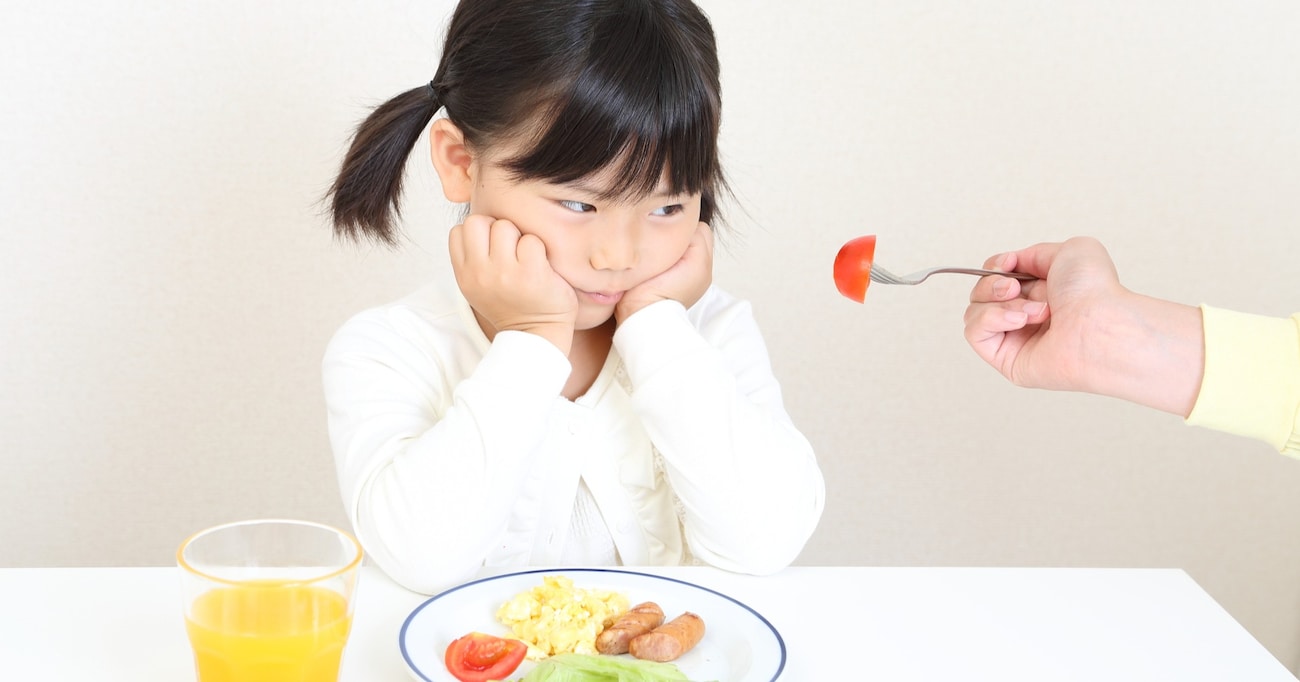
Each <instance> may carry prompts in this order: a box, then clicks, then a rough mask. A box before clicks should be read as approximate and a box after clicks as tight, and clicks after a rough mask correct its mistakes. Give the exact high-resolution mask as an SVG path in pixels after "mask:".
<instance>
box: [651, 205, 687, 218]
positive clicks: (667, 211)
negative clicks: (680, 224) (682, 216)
mask: <svg viewBox="0 0 1300 682" xmlns="http://www.w3.org/2000/svg"><path fill="white" fill-rule="evenodd" d="M681 212H682V205H681V204H673V205H671V206H661V207H659V208H656V209H655V210H654V211H653V212H652V213H651V214H650V215H657V216H670V215H675V214H677V213H681Z"/></svg>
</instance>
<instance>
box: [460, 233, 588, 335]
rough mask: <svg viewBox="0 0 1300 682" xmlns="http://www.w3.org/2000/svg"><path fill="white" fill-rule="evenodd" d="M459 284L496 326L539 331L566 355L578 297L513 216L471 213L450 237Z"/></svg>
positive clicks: (536, 332)
mask: <svg viewBox="0 0 1300 682" xmlns="http://www.w3.org/2000/svg"><path fill="white" fill-rule="evenodd" d="M448 251H449V252H450V254H451V267H452V269H453V270H454V271H455V273H456V284H457V285H459V286H460V290H461V293H463V294H464V295H465V299H466V300H468V301H469V304H470V306H471V307H473V308H474V311H475V312H476V313H478V315H479V316H480V317H481V318H482V319H483V320H485V321H486V322H487V324H489V325H491V326H492V328H493V329H495V330H496V331H523V332H529V333H532V334H537V335H538V336H541V337H542V338H545V339H546V340H548V341H550V342H551V343H553V344H555V346H556V347H557V348H559V349H560V350H561V351H562V352H563V353H564V354H565V355H568V354H569V349H570V347H571V346H572V344H573V328H574V325H575V324H577V315H578V298H577V294H576V293H574V291H573V287H572V286H569V283H568V282H566V281H565V280H564V278H563V277H560V275H559V273H557V272H555V270H554V269H553V268H552V267H551V264H550V262H549V261H547V259H546V246H545V245H544V244H543V243H542V240H540V239H538V238H537V237H536V236H533V235H529V234H523V233H521V232H520V231H519V228H517V227H515V225H514V223H511V222H510V221H508V220H495V219H493V218H490V217H488V216H483V215H472V216H469V217H468V218H466V219H465V222H464V223H462V224H460V225H457V226H456V227H453V228H452V229H451V235H450V236H449V237H448Z"/></svg>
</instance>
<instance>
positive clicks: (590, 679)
mask: <svg viewBox="0 0 1300 682" xmlns="http://www.w3.org/2000/svg"><path fill="white" fill-rule="evenodd" d="M519 682H691V681H690V679H689V678H688V677H686V676H685V675H683V674H682V671H681V670H679V669H678V668H677V666H675V665H673V664H672V663H656V662H654V661H642V660H638V659H635V658H616V657H614V656H587V655H583V654H560V655H558V656H552V657H550V658H547V659H543V660H542V661H541V662H539V663H538V664H537V667H535V668H533V670H532V672H530V673H528V674H527V675H526V676H524V677H523V678H522V679H520V680H519Z"/></svg>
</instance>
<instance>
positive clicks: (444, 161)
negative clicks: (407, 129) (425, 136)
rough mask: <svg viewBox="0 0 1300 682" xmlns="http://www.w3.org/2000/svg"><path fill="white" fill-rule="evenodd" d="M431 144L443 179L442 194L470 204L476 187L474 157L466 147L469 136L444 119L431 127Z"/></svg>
mask: <svg viewBox="0 0 1300 682" xmlns="http://www.w3.org/2000/svg"><path fill="white" fill-rule="evenodd" d="M429 147H430V152H431V153H432V155H433V168H434V170H436V171H438V179H439V180H441V181H442V193H443V194H444V195H446V197H447V200H448V201H451V202H454V203H457V204H464V203H468V202H469V199H470V194H471V190H473V188H474V177H473V173H472V170H471V167H472V166H473V164H474V157H473V156H472V155H471V154H470V152H469V148H468V147H466V146H465V135H464V134H463V133H461V131H460V128H458V127H456V124H455V123H452V122H451V121H449V120H447V119H445V118H440V119H438V120H436V121H434V122H433V125H432V126H431V127H430V128H429Z"/></svg>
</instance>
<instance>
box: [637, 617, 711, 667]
mask: <svg viewBox="0 0 1300 682" xmlns="http://www.w3.org/2000/svg"><path fill="white" fill-rule="evenodd" d="M703 638H704V619H702V618H700V617H699V616H697V615H695V614H693V613H691V612H690V611H687V612H686V613H683V614H682V615H680V616H678V617H676V618H674V619H672V620H670V621H668V622H667V623H665V624H663V625H660V626H659V627H657V628H655V629H654V630H651V631H650V632H647V633H645V634H644V635H641V636H640V637H636V638H634V639H633V640H632V641H631V642H630V643H629V645H628V651H629V652H631V653H632V655H633V656H635V657H636V658H642V659H645V660H648V661H659V662H661V663H662V662H665V661H671V660H674V659H676V658H677V657H678V656H681V655H682V654H684V653H686V652H687V651H690V650H691V648H692V647H694V646H695V645H696V644H699V643H700V640H701V639H703Z"/></svg>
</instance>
